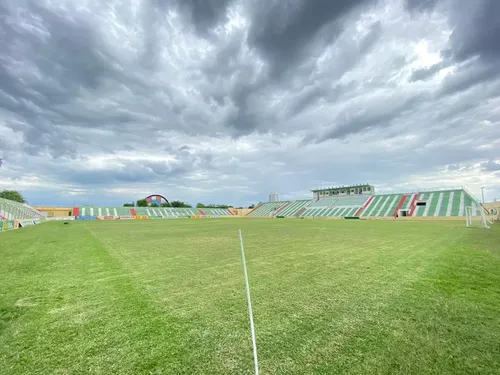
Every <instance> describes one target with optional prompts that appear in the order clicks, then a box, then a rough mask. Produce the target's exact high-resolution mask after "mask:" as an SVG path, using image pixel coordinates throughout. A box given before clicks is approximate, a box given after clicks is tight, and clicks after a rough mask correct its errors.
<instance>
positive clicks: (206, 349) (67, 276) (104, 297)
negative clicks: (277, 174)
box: [0, 219, 500, 375]
mask: <svg viewBox="0 0 500 375" xmlns="http://www.w3.org/2000/svg"><path fill="white" fill-rule="evenodd" d="M240 227H241V229H242V230H243V235H244V239H245V250H246V257H247V263H248V272H249V277H250V285H251V291H252V300H253V305H254V306H253V308H254V315H255V325H256V329H257V345H258V348H259V357H260V367H261V374H262V375H266V374H440V375H442V374H498V373H499V369H500V227H499V226H494V227H492V229H491V230H484V229H466V228H465V223H462V222H460V223H455V222H444V223H439V222H395V221H390V222H382V221H341V220H260V219H255V220H250V219H248V220H246V219H241V220H236V219H227V220H222V219H221V220H164V221H162V220H156V221H121V222H89V221H87V222H72V223H71V224H70V225H63V224H62V223H61V222H51V223H47V224H43V225H39V226H37V227H30V228H26V229H23V230H18V231H12V232H6V233H1V234H0V257H1V258H0V259H1V261H0V274H1V278H0V314H1V315H0V374H2V375H10V374H16V375H17V374H37V375H38V374H106V375H109V374H134V375H136V374H251V373H253V362H252V348H251V341H250V330H249V321H248V312H247V306H246V297H245V289H244V281H243V273H242V265H241V258H240V250H239V242H238V233H237V229H238V228H240Z"/></svg>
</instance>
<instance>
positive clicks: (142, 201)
mask: <svg viewBox="0 0 500 375" xmlns="http://www.w3.org/2000/svg"><path fill="white" fill-rule="evenodd" d="M147 206H148V201H147V200H146V199H139V200H138V201H137V207H147Z"/></svg>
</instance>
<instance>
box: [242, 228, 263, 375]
mask: <svg viewBox="0 0 500 375" xmlns="http://www.w3.org/2000/svg"><path fill="white" fill-rule="evenodd" d="M238 232H239V235H240V247H241V259H242V262H243V274H244V277H245V289H246V292H247V302H248V315H249V316H250V330H251V331H252V346H253V360H254V365H255V375H259V361H258V359H257V342H256V339H255V326H254V324H253V312H252V300H251V298H250V285H249V284H248V274H247V262H246V260H245V249H244V248H243V236H242V234H241V229H238Z"/></svg>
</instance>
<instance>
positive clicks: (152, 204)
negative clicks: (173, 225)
mask: <svg viewBox="0 0 500 375" xmlns="http://www.w3.org/2000/svg"><path fill="white" fill-rule="evenodd" d="M150 206H151V207H160V206H158V203H151V204H150Z"/></svg>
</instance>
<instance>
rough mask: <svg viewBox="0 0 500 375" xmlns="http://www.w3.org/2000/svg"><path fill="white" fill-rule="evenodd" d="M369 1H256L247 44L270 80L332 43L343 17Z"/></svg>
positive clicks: (340, 30)
mask: <svg viewBox="0 0 500 375" xmlns="http://www.w3.org/2000/svg"><path fill="white" fill-rule="evenodd" d="M371 3H373V1H371V0H338V1H329V0H297V1H294V2H286V1H278V0H274V1H266V2H264V1H259V2H257V3H256V4H255V5H254V7H255V13H254V16H253V22H252V26H251V27H250V32H249V36H248V41H249V44H250V45H252V46H255V47H256V48H257V49H258V50H259V51H260V52H261V53H262V55H263V56H264V57H265V59H266V60H267V61H268V63H269V64H270V66H271V76H273V77H277V76H280V75H281V74H282V73H283V72H285V71H287V70H290V69H293V68H294V67H295V66H296V65H297V64H299V63H300V62H301V61H302V59H304V58H305V57H306V55H308V54H311V53H314V51H315V50H316V51H317V50H318V49H320V48H322V47H324V46H326V45H328V44H330V43H332V42H333V41H334V40H335V39H336V38H337V37H338V36H339V35H340V33H341V32H342V31H343V29H344V24H343V22H342V21H343V17H345V16H346V15H347V14H348V13H349V12H350V11H352V10H354V9H355V8H357V7H360V6H362V5H367V4H371Z"/></svg>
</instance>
